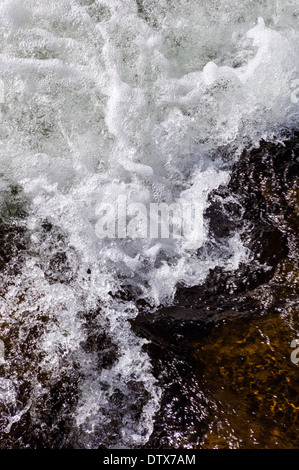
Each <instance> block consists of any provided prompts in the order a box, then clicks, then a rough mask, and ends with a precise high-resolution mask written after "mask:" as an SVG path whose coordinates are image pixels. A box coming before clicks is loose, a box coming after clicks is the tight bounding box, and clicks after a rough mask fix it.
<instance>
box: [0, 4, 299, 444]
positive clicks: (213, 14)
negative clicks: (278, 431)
mask: <svg viewBox="0 0 299 470" xmlns="http://www.w3.org/2000/svg"><path fill="white" fill-rule="evenodd" d="M298 14H299V10H298V5H297V2H295V1H292V0H288V1H282V0H281V1H279V0H277V1H275V2H273V1H271V2H270V1H268V2H267V1H264V2H258V1H253V0H250V1H249V0H248V1H242V2H238V1H235V0H231V1H225V2H224V1H221V2H219V1H217V2H214V1H212V2H211V1H209V2H196V1H194V0H193V1H191V0H184V1H182V2H179V3H178V2H175V1H172V0H159V1H158V0H138V1H137V0H136V1H135V0H126V1H124V0H109V1H108V0H99V1H92V0H85V1H84V0H81V1H80V0H64V1H59V2H58V1H54V0H49V1H47V2H45V1H44V0H43V1H42V0H34V1H33V0H24V1H22V2H21V1H18V0H6V1H3V2H2V3H1V6H0V78H1V80H2V82H3V88H4V99H3V100H2V101H3V103H2V104H1V105H0V106H1V123H0V146H1V147H0V152H1V159H0V175H1V180H0V211H1V219H0V221H1V226H0V235H1V240H2V243H1V247H0V269H1V271H0V274H1V286H0V289H1V298H0V328H1V330H0V337H1V339H2V341H3V342H4V347H5V362H4V364H3V365H0V368H1V369H0V370H1V377H0V380H1V381H0V398H1V411H2V414H1V437H0V446H1V447H2V448H5V447H13V448H15V447H21V448H23V447H52V448H56V447H59V448H60V447H76V448H98V447H105V448H119V447H121V448H126V447H128V448H132V447H141V446H149V445H150V444H151V443H152V444H153V445H154V446H155V447H163V446H175V447H178V446H183V447H184V446H186V447H190V446H191V447H192V446H199V447H201V446H203V447H204V446H210V447H213V446H214V445H216V446H217V445H218V444H217V443H216V444H215V442H216V441H217V439H218V437H219V439H220V440H221V442H222V444H221V445H222V446H227V447H233V446H242V445H249V444H248V443H249V441H248V438H247V437H246V439H245V438H244V439H243V441H242V442H243V444H242V442H241V441H240V438H239V437H238V435H237V436H235V435H233V434H232V433H225V432H224V433H221V432H220V431H219V435H217V432H218V431H216V434H215V430H213V429H214V428H213V426H214V425H213V422H214V421H213V416H216V415H217V413H215V409H216V410H218V411H219V409H220V408H219V400H218V399H217V397H216V398H215V392H214V391H213V390H212V391H211V390H210V385H209V383H210V382H209V381H211V382H212V381H213V377H216V376H218V374H219V369H217V367H216V366H217V364H218V362H217V361H216V365H215V369H213V368H212V369H211V371H210V375H209V373H208V372H207V371H206V372H205V373H204V375H203V374H202V369H201V367H199V365H198V359H199V360H202V362H203V364H204V363H205V359H201V357H206V356H205V354H204V353H202V350H204V351H206V349H205V348H208V349H209V341H212V339H211V340H209V339H208V338H209V337H210V336H209V335H212V336H211V338H213V335H214V334H215V333H213V332H214V328H219V326H218V325H219V322H220V323H221V322H225V321H229V319H230V318H235V317H236V318H237V320H235V321H237V322H240V324H241V325H243V322H244V325H245V324H246V321H250V318H251V315H252V316H253V315H256V316H257V317H258V318H259V316H260V317H261V318H262V317H263V316H264V315H272V316H273V318H274V317H275V320H273V321H275V322H276V321H278V320H277V319H276V316H277V315H278V316H279V318H280V317H281V318H282V319H283V320H282V321H283V325H288V326H286V327H285V328H289V330H288V331H289V334H290V336H292V337H290V338H289V339H288V341H291V340H292V339H293V336H296V324H297V323H296V317H295V316H294V312H293V310H292V308H293V307H292V305H293V304H294V302H295V300H294V296H295V292H293V291H292V293H291V294H292V295H291V294H290V293H289V292H288V293H287V294H284V293H281V297H280V298H279V299H277V298H276V297H275V295H274V294H275V292H277V291H279V290H278V288H277V285H283V289H286V290H288V289H291V290H292V289H293V290H294V289H295V287H293V286H296V284H295V277H296V272H297V271H296V269H295V265H294V260H295V259H296V255H295V254H294V253H296V249H295V247H296V228H297V225H296V224H297V220H296V217H295V215H296V207H297V199H296V197H297V196H296V180H295V179H294V178H295V176H294V174H295V169H296V168H297V167H296V165H297V164H298V162H297V160H296V155H298V153H297V152H298V145H297V143H296V142H297V141H298V135H297V134H293V133H292V131H293V129H295V128H296V126H297V123H298V109H299V108H298V98H297V96H299V92H298V87H299V85H298V83H299V81H298V80H299V77H298ZM290 138H291V139H293V140H292V141H291V142H290V141H289V140H288V142H289V143H288V144H286V143H284V144H283V145H282V144H281V143H280V142H281V141H285V142H287V139H290ZM262 140H263V141H264V142H267V144H262V146H261V149H263V148H264V147H263V145H265V146H266V147H265V148H266V150H265V151H263V150H259V146H260V142H261V141H262ZM271 145H272V147H271ZM281 145H282V147H283V148H286V152H285V153H283V151H281V150H280V146H281ZM267 146H268V147H267ZM259 152H260V153H259ZM267 152H268V153H267ZM281 160H282V163H281ZM284 162H285V163H284ZM119 198H126V202H127V205H128V206H130V205H131V206H132V204H139V205H140V204H143V207H145V208H148V207H149V206H150V204H153V203H166V204H169V205H170V204H172V203H177V204H180V205H184V204H193V206H194V207H196V210H197V216H198V227H197V230H195V232H193V235H192V236H190V237H185V238H175V237H166V238H161V237H159V236H158V237H154V238H153V237H149V236H146V237H145V238H142V237H141V235H142V230H143V229H144V227H143V226H142V224H140V221H139V219H137V218H136V217H135V218H134V216H135V215H136V214H135V213H134V211H133V212H132V213H129V214H128V219H129V220H130V222H131V223H132V224H131V226H133V232H132V233H134V236H131V237H115V238H100V237H99V236H98V235H99V232H98V226H99V221H100V212H99V206H100V205H101V204H110V205H111V206H110V207H112V209H115V208H116V207H117V205H118V202H119V200H120V199H119ZM135 207H136V206H135ZM139 207H140V206H139ZM108 219H109V217H108ZM108 219H107V221H108V223H110V220H108ZM132 221H133V222H132ZM112 223H113V218H112ZM118 228H119V225H118ZM260 286H262V287H260ZM190 289H191V290H190ZM259 289H260V290H259ZM190 292H191V294H190ZM279 292H280V291H279ZM281 298H283V299H284V300H283V307H279V308H278V307H277V305H279V301H281ZM261 305H262V306H261ZM271 309H272V310H271ZM240 312H242V315H241V314H240ZM254 318H256V317H254ZM271 318H272V317H271ZM248 319H249V320H248ZM252 321H256V320H252ZM261 321H262V320H261ZM275 325H276V323H275ZM277 325H278V326H277V331H278V332H279V331H280V328H281V329H282V330H283V329H284V326H281V327H280V326H279V325H280V323H279V321H278V323H277ZM232 328H234V327H232ZM217 331H222V330H221V328H220V329H218V330H217ZM240 331H242V328H241V327H240ZM244 334H245V333H244ZM227 336H229V337H230V338H231V341H232V351H235V352H234V354H236V355H238V349H237V348H236V350H235V349H234V348H235V346H234V345H235V343H234V341H241V339H240V338H238V339H237V338H236V337H235V336H234V335H233V334H232V335H231V333H230V332H229V331H227V330H225V328H224V329H223V332H222V334H219V337H217V339H216V340H215V341H216V342H217V341H222V340H223V338H225V337H227ZM286 336H287V335H286ZM201 341H203V343H202V342H201ZM258 341H259V340H258V339H257V342H258ZM205 345H206V346H205ZM279 347H280V348H281V347H282V346H281V345H280V346H279ZM283 347H284V348H285V347H286V346H283ZM159 348H160V349H159ZM161 348H162V351H163V354H165V360H164V361H161V360H160V357H159V354H160V353H159V351H160V350H161ZM165 350H166V351H167V354H166V353H165ZM232 351H231V353H232ZM246 354H247V353H246ZM192 358H193V359H192ZM286 361H289V359H286ZM219 367H222V366H220V365H219ZM286 367H296V366H295V365H294V364H289V363H288V366H286ZM295 370H296V372H297V369H295ZM170 371H171V372H170ZM198 371H201V372H198ZM294 373H295V372H294ZM224 375H225V374H224ZM252 380H253V378H252ZM206 381H208V385H207V384H206ZM250 383H251V382H250ZM219 387H224V388H225V387H226V385H225V384H222V383H221V384H219ZM249 387H250V386H249ZM271 390H272V389H271ZM264 392H265V390H264V388H263V387H262V388H261V391H259V393H261V395H262V396H263V394H264ZM244 393H245V392H244ZM273 393H275V392H273ZM227 397H228V398H227V402H224V405H223V408H224V410H227V413H229V407H230V406H233V405H232V402H231V401H230V400H232V401H233V400H234V396H231V395H230V394H229V393H228V395H227ZM217 400H218V401H217ZM242 406H243V405H242ZM242 406H241V407H242ZM244 406H245V405H244ZM294 406H297V405H294ZM215 407H216V408H215ZM248 419H249V418H248ZM275 419H276V418H275ZM248 422H250V421H248ZM235 427H236V428H238V426H236V425H235ZM161 429H162V430H161ZM208 429H210V434H211V433H212V434H213V436H214V437H213V438H211V437H209V433H208ZM204 435H207V436H208V437H206V438H205V439H204V437H203V436H204ZM215 436H216V437H215ZM232 436H233V437H232ZM254 438H255V439H256V440H257V444H256V445H260V446H261V447H263V446H267V445H268V444H267V443H266V444H265V442H264V441H262V440H261V439H260V438H256V437H254ZM252 439H253V438H252ZM217 442H218V441H217ZM223 442H224V444H223ZM271 442H272V441H271ZM277 442H278V444H277V445H280V442H281V441H280V440H279V439H278V441H277ZM290 442H291V445H294V446H295V440H294V439H293V440H292V438H291V441H290ZM244 443H245V444H244ZM269 445H270V444H269ZM281 445H282V444H281Z"/></svg>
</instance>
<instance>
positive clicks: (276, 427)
mask: <svg viewBox="0 0 299 470" xmlns="http://www.w3.org/2000/svg"><path fill="white" fill-rule="evenodd" d="M298 157H299V133H298V132H295V133H293V134H292V135H290V136H289V137H288V138H286V139H285V140H284V141H283V142H276V143H274V142H264V141H261V143H260V146H259V148H255V149H252V150H250V151H247V150H246V151H244V152H243V154H242V156H241V158H240V160H239V161H238V162H236V164H235V165H234V168H233V172H232V177H231V181H230V183H229V185H228V187H227V188H219V189H218V190H217V191H215V192H214V193H213V194H211V195H210V206H209V208H208V210H207V211H206V217H207V218H208V219H209V220H210V231H211V235H212V236H214V238H215V239H217V238H225V237H228V236H229V235H230V233H231V232H233V231H234V229H236V228H238V229H239V228H242V227H243V228H244V227H246V230H243V241H244V244H245V245H246V246H247V247H248V248H249V249H250V250H251V252H252V255H253V256H252V261H251V262H250V263H249V264H248V265H246V266H240V268H239V269H238V270H237V271H236V272H233V273H227V272H224V271H223V270H221V269H219V268H217V269H215V270H213V271H211V272H210V274H209V276H208V278H207V279H206V281H205V283H204V284H203V285H201V286H195V287H192V288H186V287H180V288H179V289H178V291H177V294H176V297H175V300H174V303H173V305H172V306H169V307H163V308H161V309H159V310H158V311H157V313H156V314H146V313H144V312H143V311H142V309H141V313H140V314H139V316H138V317H137V319H136V320H135V321H134V323H133V329H134V331H136V332H137V334H140V335H141V336H145V337H146V338H148V339H149V340H150V341H151V343H150V346H148V348H147V350H148V352H149V354H150V356H151V358H152V362H153V365H154V368H155V370H156V374H157V377H158V378H159V380H160V382H161V384H162V388H163V390H164V394H163V397H162V404H163V410H164V411H161V412H160V413H158V415H157V418H156V423H155V429H154V432H153V435H152V437H151V440H150V443H152V444H153V446H157V447H163V443H164V445H166V446H167V445H169V443H171V444H170V445H172V446H176V440H175V437H174V436H175V435H180V432H181V430H182V428H181V427H180V426H179V425H178V426H175V425H174V422H173V416H176V413H175V411H174V408H175V406H174V403H181V401H182V400H183V401H184V400H185V401H184V403H181V405H180V406H181V413H182V415H183V416H184V417H185V418H186V420H185V421H184V418H183V417H182V418H181V419H182V422H184V425H185V426H186V429H187V430H186V432H185V434H184V433H182V434H181V435H180V437H181V441H180V443H179V444H177V445H178V446H179V445H180V446H182V447H184V446H188V445H189V446H190V445H191V446H194V447H199V448H232V447H233V448H238V447H240V448H254V447H260V448H275V447H281V448H296V447H298V438H297V435H296V429H297V428H298V419H299V414H298V413H299V407H298V400H297V398H298V387H297V385H296V384H298V379H299V367H298V366H296V365H295V364H293V363H292V362H291V360H290V353H291V350H290V342H291V341H292V339H293V338H296V337H297V335H298V331H297V330H296V328H297V329H298V325H299V318H298V312H297V310H296V308H295V306H296V304H297V303H298V274H299V269H298V189H297V188H298V168H299V166H298ZM229 193H232V194H234V196H235V199H236V203H235V204H227V194H229ZM178 364H180V367H181V368H182V370H181V371H180V373H176V371H178V370H179V367H178ZM161 371H162V372H161ZM181 374H182V375H181ZM182 376H184V379H185V381H182ZM182 382H183V383H182ZM175 383H176V384H178V386H177V387H176V386H175ZM186 384H188V385H187V387H188V386H189V389H190V390H192V391H191V392H190V394H189V393H188V392H186V394H185V391H184V390H185V388H186ZM184 385H185V387H184ZM193 394H195V395H196V396H197V397H201V400H199V402H201V403H198V407H197V408H196V407H195V408H196V409H194V407H193V406H194V402H192V397H193ZM203 397H204V399H203ZM204 402H205V406H206V409H207V410H208V413H207V414H205V413H203V412H202V406H203V403H204ZM167 409H171V411H172V412H171V413H170V414H169V415H167V413H165V410H167ZM240 417H241V419H240ZM178 420H179V418H178ZM188 423H193V424H194V428H193V429H191V428H190V426H189V427H188ZM163 430H164V431H163ZM171 435H172V436H173V439H171V437H170V436H171ZM163 436H164V437H163ZM165 436H167V438H166V437H165ZM194 436H196V437H194Z"/></svg>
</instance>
